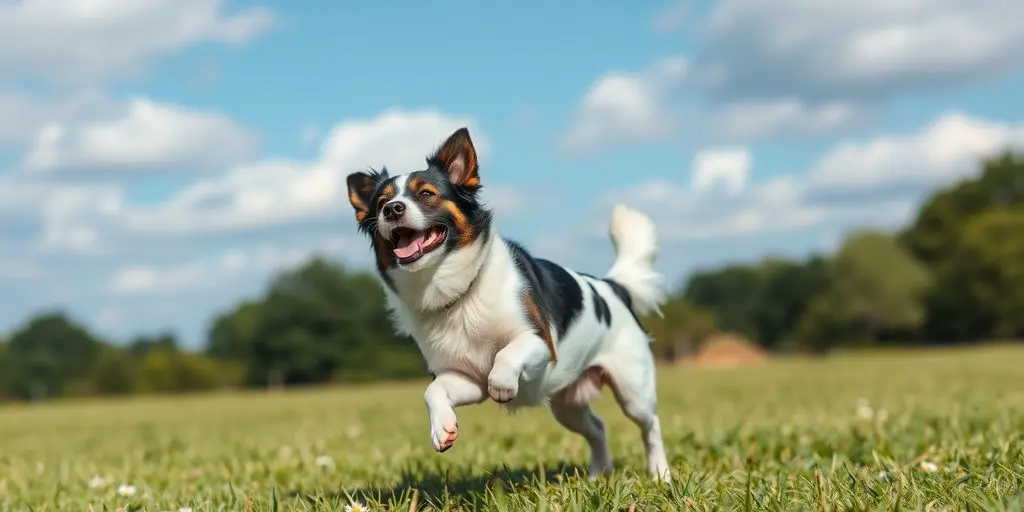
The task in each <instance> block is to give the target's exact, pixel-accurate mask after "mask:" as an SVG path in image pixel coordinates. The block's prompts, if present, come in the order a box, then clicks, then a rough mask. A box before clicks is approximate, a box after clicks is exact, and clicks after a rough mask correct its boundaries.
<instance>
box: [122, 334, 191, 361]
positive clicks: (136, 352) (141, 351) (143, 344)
mask: <svg viewBox="0 0 1024 512" xmlns="http://www.w3.org/2000/svg"><path fill="white" fill-rule="evenodd" d="M155 349H163V350H169V351H177V350H179V349H178V338H177V337H176V336H175V335H174V333H173V332H170V331H165V332H162V333H159V334H156V335H144V336H139V337H137V338H135V339H134V340H132V341H131V343H129V344H128V351H129V352H130V353H131V355H132V356H134V357H138V358H142V357H146V354H148V353H149V352H150V351H152V350H155Z"/></svg>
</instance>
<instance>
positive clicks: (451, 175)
mask: <svg viewBox="0 0 1024 512" xmlns="http://www.w3.org/2000/svg"><path fill="white" fill-rule="evenodd" d="M427 162H428V163H431V164H435V165H437V166H438V167H441V168H443V169H445V170H446V171H448V179H449V180H451V182H452V183H454V184H456V185H460V186H464V187H470V188H476V187H479V186H480V175H479V174H477V171H478V167H477V160H476V148H474V147H473V140H472V139H470V138H469V129H468V128H465V127H463V128H459V129H458V130H456V131H455V133H453V134H451V136H450V137H448V140H446V141H444V144H441V148H440V149H438V150H437V152H436V153H434V156H432V157H430V158H428V159H427Z"/></svg>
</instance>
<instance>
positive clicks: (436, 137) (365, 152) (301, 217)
mask: <svg viewBox="0 0 1024 512" xmlns="http://www.w3.org/2000/svg"><path fill="white" fill-rule="evenodd" d="M462 126H468V127H469V128H470V132H471V136H472V137H473V141H474V143H475V145H476V147H477V151H478V152H479V153H480V155H481V160H482V161H483V160H485V159H486V158H487V156H488V151H489V145H488V141H487V137H486V135H485V134H483V133H482V132H480V131H479V130H478V129H477V128H476V123H475V122H474V121H473V120H472V119H470V118H468V117H458V116H447V115H445V114H443V113H441V112H439V111H437V110H429V109H428V110H420V111H406V110H399V109H393V110H389V111H386V112H384V113H382V114H381V115H379V116H377V117H374V118H370V119H358V120H350V121H345V122H342V123H340V124H338V125H336V126H335V127H334V128H333V129H332V130H331V132H330V133H329V134H328V135H327V138H326V140H325V141H324V143H323V145H322V146H321V149H320V155H319V157H318V159H317V160H315V161H313V162H309V163H305V162H297V161H289V160H268V161H262V162H257V163H254V164H247V165H243V166H240V167H237V168H235V169H233V170H231V171H229V172H228V173H226V174H225V175H223V176H219V177H216V178H209V179H205V180H200V181H198V182H196V183H194V184H192V185H190V186H189V187H187V188H185V189H184V190H182V191H181V192H180V193H178V194H177V195H175V196H174V197H172V198H171V199H170V200H168V201H167V202H164V203H162V204H158V205H155V206H146V207H141V206H140V207H134V208H131V209H130V210H128V211H126V212H124V215H123V220H124V222H125V225H124V226H123V227H124V228H126V229H128V230H129V231H132V232H135V233H139V234H147V233H148V234H160V235H173V234H177V235H187V234H196V233H203V232H207V233H209V232H218V231H233V230H245V229H258V228H264V227H268V226H274V225H282V224H288V223H294V222H301V221H309V220H316V219H325V218H330V217H333V216H340V215H341V214H343V213H347V212H349V211H350V210H351V207H350V206H349V204H348V192H347V185H346V184H345V177H346V176H347V175H348V174H349V173H351V172H354V171H357V170H361V169H365V168H367V167H377V168H380V167H383V166H387V167H388V168H389V169H390V170H392V172H408V171H411V170H416V169H421V168H423V167H425V165H426V164H425V158H426V156H427V155H428V154H429V153H430V151H432V150H433V149H434V148H435V147H437V146H438V145H439V144H440V143H441V142H443V141H444V139H445V138H446V137H448V136H449V135H451V133H452V132H454V131H455V130H456V129H458V128H459V127H462ZM485 172H486V171H485ZM483 180H484V183H486V182H487V176H486V174H484V175H483ZM339 218H342V217H339Z"/></svg>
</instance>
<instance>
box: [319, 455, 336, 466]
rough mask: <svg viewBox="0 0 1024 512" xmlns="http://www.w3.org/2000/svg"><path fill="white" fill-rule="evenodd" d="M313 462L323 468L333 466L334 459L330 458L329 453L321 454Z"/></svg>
mask: <svg viewBox="0 0 1024 512" xmlns="http://www.w3.org/2000/svg"><path fill="white" fill-rule="evenodd" d="M315 463H316V465H317V466H320V467H321V468H323V469H330V468H333V467H334V459H332V458H331V456H330V455H321V456H319V457H317V458H316V461H315Z"/></svg>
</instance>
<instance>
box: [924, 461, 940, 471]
mask: <svg viewBox="0 0 1024 512" xmlns="http://www.w3.org/2000/svg"><path fill="white" fill-rule="evenodd" d="M938 470H939V465H938V464H936V463H934V462H932V461H930V460H922V461H921V471H924V472H925V473H934V472H936V471H938Z"/></svg>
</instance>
